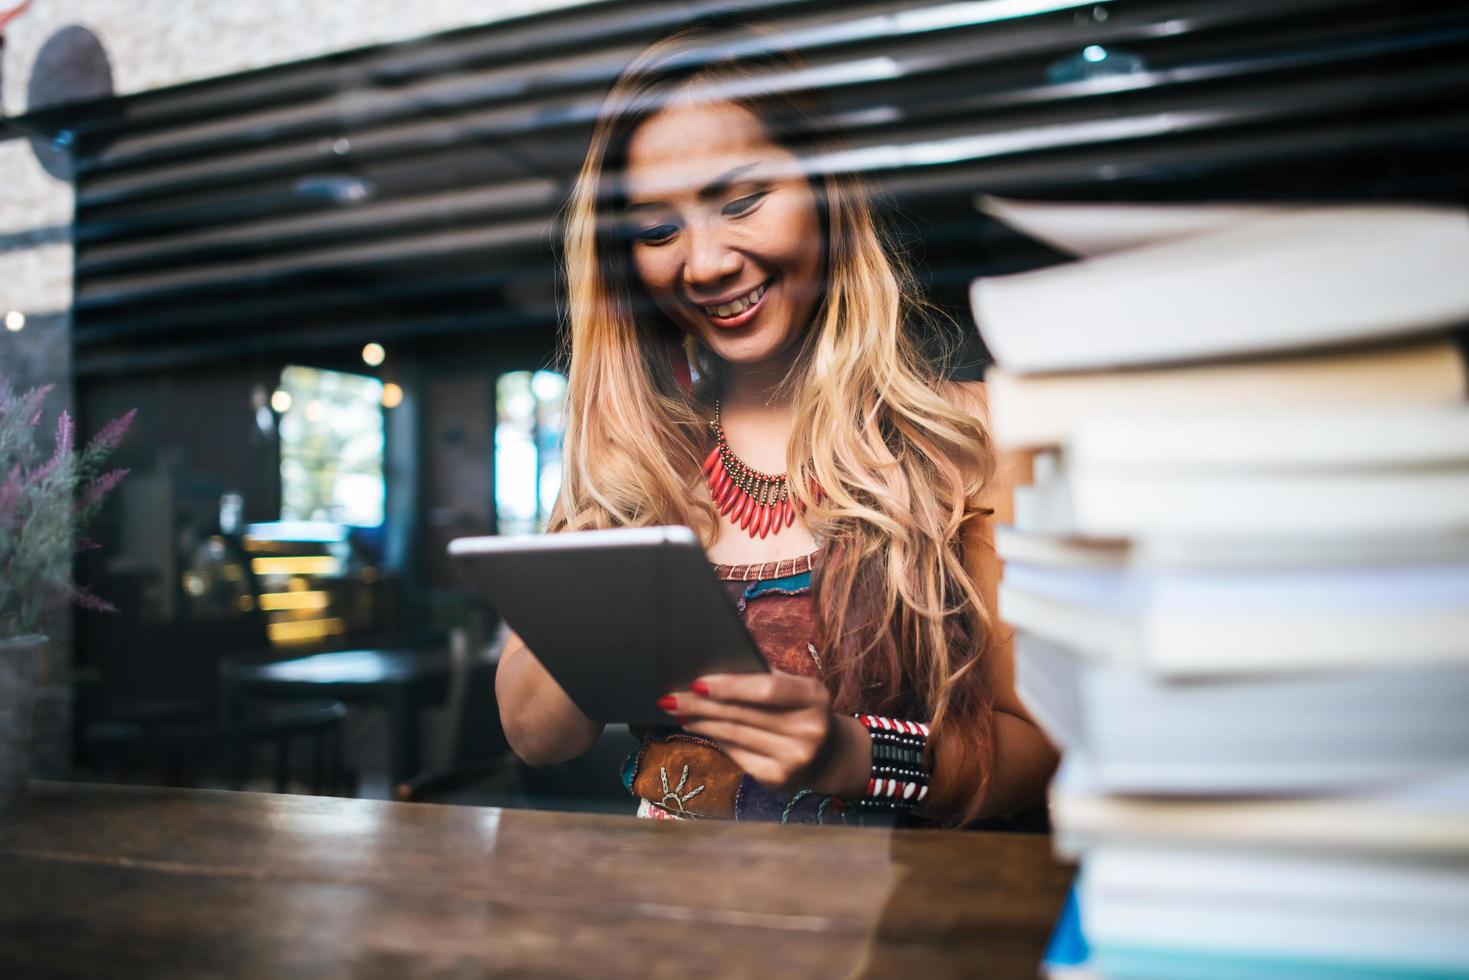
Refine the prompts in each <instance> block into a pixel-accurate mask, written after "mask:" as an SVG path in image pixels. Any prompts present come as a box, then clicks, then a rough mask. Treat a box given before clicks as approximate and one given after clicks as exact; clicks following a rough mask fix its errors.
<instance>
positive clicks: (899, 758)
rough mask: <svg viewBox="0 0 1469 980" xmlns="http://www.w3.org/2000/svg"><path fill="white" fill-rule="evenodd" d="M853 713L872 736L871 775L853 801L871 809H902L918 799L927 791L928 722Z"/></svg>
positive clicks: (921, 798)
mask: <svg viewBox="0 0 1469 980" xmlns="http://www.w3.org/2000/svg"><path fill="white" fill-rule="evenodd" d="M855 717H856V718H857V720H858V721H860V722H861V723H862V726H863V727H864V728H866V729H867V733H868V734H869V735H870V736H872V776H871V778H869V779H868V780H867V795H866V796H865V797H863V798H861V799H859V800H855V801H853V802H855V803H856V804H857V805H858V806H860V807H863V808H866V809H875V810H906V809H908V808H909V807H911V806H913V805H914V804H916V803H920V802H922V800H923V798H924V797H925V796H927V795H928V770H927V769H926V768H924V766H925V762H924V747H925V746H926V745H927V744H928V726H927V725H925V724H923V723H922V722H918V721H904V720H902V719H899V718H884V717H882V716H881V715H856V716H855Z"/></svg>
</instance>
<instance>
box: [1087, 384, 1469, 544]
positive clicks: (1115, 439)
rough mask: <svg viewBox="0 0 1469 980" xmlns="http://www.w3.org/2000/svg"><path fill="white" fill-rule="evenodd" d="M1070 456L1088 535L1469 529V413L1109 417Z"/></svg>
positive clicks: (1459, 409)
mask: <svg viewBox="0 0 1469 980" xmlns="http://www.w3.org/2000/svg"><path fill="white" fill-rule="evenodd" d="M1063 456H1064V459H1065V473H1066V479H1067V487H1068V489H1067V491H1066V494H1065V497H1066V503H1067V504H1068V505H1069V506H1070V508H1071V515H1070V517H1071V521H1072V529H1073V530H1074V531H1075V532H1076V533H1079V534H1084V535H1087V536H1093V537H1146V536H1164V535H1179V536H1188V535H1208V534H1210V533H1213V534H1216V535H1217V534H1221V533H1228V534H1235V535H1241V536H1262V535H1268V536H1292V535H1294V536H1299V537H1320V536H1330V535H1342V534H1358V535H1369V536H1370V535H1387V534H1431V533H1439V532H1443V533H1452V532H1462V531H1463V530H1465V529H1466V528H1469V406H1454V407H1442V406H1440V407H1418V408H1406V407H1398V408H1390V409H1389V408H1379V409H1375V410H1367V409H1359V410H1350V411H1347V410H1339V411H1332V412H1327V411H1321V410H1296V411H1280V412H1273V413H1265V412H1258V411H1249V412H1239V413H1233V414H1221V413H1206V414H1187V413H1174V414H1171V415H1167V416H1161V415H1160V416H1154V417H1147V418H1143V417H1122V416H1098V417H1095V418H1089V419H1086V420H1085V421H1082V422H1080V423H1079V424H1078V425H1077V427H1076V429H1075V432H1074V433H1073V436H1072V438H1071V439H1070V440H1069V441H1068V443H1067V446H1066V449H1065V451H1064V453H1063Z"/></svg>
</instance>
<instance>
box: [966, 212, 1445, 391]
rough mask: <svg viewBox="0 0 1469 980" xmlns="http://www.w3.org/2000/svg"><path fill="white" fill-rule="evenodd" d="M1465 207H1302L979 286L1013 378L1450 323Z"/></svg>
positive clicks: (991, 338)
mask: <svg viewBox="0 0 1469 980" xmlns="http://www.w3.org/2000/svg"><path fill="white" fill-rule="evenodd" d="M1466 265H1469V215H1466V214H1465V212H1464V211H1463V210H1462V209H1460V208H1449V207H1429V206H1412V205H1358V206H1344V207H1314V208H1301V209H1299V210H1294V211H1288V212H1285V213H1278V214H1266V215H1261V216H1257V217H1253V218H1250V219H1248V220H1240V221H1234V222H1231V223H1229V224H1227V225H1226V226H1225V227H1222V228H1219V229H1218V230H1215V231H1212V232H1209V233H1206V234H1195V235H1190V236H1187V237H1183V238H1179V239H1174V240H1168V241H1162V242H1156V243H1153V244H1149V245H1144V246H1141V247H1137V248H1131V249H1127V250H1125V251H1119V252H1111V253H1109V254H1106V255H1101V256H1098V257H1095V258H1088V259H1082V260H1079V261H1076V262H1071V263H1067V264H1064V265H1059V266H1053V267H1050V268H1046V269H1041V270H1038V271H1033V272H1023V273H1017V274H1014V275H1008V276H995V277H989V278H981V279H977V280H975V282H974V284H973V286H972V287H971V290H970V302H971V305H972V307H973V310H974V315H975V320H976V322H977V323H978V325H979V331H980V334H981V335H982V336H983V338H984V341H985V344H986V346H987V347H988V348H989V351H990V353H991V354H992V355H993V356H994V358H995V360H996V361H997V362H998V363H999V365H1000V366H1001V367H1002V368H1004V369H1005V370H1008V371H1011V372H1014V373H1016V374H1031V373H1036V372H1047V371H1080V370H1091V369H1096V368H1106V367H1122V366H1127V365H1149V364H1167V363H1179V362H1186V361H1197V360H1208V359H1217V358H1225V357H1237V356H1241V355H1247V354H1259V353H1268V352H1278V351H1290V350H1310V349H1320V348H1329V347H1339V346H1343V345H1347V344H1351V343H1354V342H1363V341H1370V340H1380V339H1386V338H1391V337H1410V336H1416V335H1422V334H1427V333H1433V332H1438V331H1443V330H1446V329H1448V328H1451V327H1453V326H1455V325H1457V324H1460V323H1462V322H1464V321H1465V320H1469V275H1465V274H1464V269H1465V267H1466Z"/></svg>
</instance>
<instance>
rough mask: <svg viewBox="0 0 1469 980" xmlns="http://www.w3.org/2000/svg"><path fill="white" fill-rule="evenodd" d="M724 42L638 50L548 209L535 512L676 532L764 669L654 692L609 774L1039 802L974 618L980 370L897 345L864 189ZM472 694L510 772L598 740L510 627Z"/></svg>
mask: <svg viewBox="0 0 1469 980" xmlns="http://www.w3.org/2000/svg"><path fill="white" fill-rule="evenodd" d="M720 37H721V36H720V35H715V34H714V33H712V32H711V30H710V29H709V28H707V27H694V28H690V29H687V30H685V31H683V32H680V33H678V34H676V35H674V36H672V37H670V38H668V39H665V40H663V41H660V42H659V43H657V44H655V45H653V46H652V47H651V48H650V49H649V50H647V51H646V52H644V54H643V55H641V56H640V57H639V58H638V59H636V60H635V61H634V62H633V64H631V65H630V66H629V67H628V68H627V69H626V70H625V71H624V72H623V74H622V76H621V77H620V78H619V80H618V81H617V83H616V84H615V85H614V87H613V89H612V91H611V93H610V94H609V95H608V97H607V100H606V102H605V103H604V106H603V109H602V112H601V114H600V116H599V119H598V121H597V125H596V128H595V131H594V134H593V137H592V142H591V148H590V150H589V152H588V154H587V159H586V162H585V165H584V166H583V168H582V171H581V174H580V177H579V179H578V182H577V186H576V189H575V192H574V194H573V196H572V199H571V202H570V204H569V207H568V213H567V218H568V221H567V229H566V272H567V280H568V302H569V308H570V321H571V322H570V379H569V395H568V398H569V403H568V406H567V413H566V414H567V418H568V420H569V422H568V426H567V431H566V442H565V448H564V453H563V459H564V473H563V484H562V490H561V496H560V498H559V500H558V502H557V506H556V510H555V513H554V515H553V519H552V528H551V530H553V531H555V530H563V529H590V528H611V527H623V526H639V525H658V524H684V525H688V526H690V527H692V528H694V529H695V530H696V531H697V532H698V533H699V534H700V535H701V537H702V539H703V540H704V542H705V546H706V550H707V551H708V553H709V556H710V558H711V560H712V561H714V562H716V563H718V564H717V565H716V573H717V574H718V575H719V577H720V578H721V579H722V580H724V581H725V582H726V583H727V588H728V589H729V591H730V594H731V597H732V598H733V599H735V601H736V602H737V603H738V604H739V606H740V608H741V610H742V613H743V615H744V617H745V622H746V625H747V626H748V627H749V629H750V631H751V633H752V635H753V636H754V637H755V639H756V642H757V643H758V644H759V645H760V646H761V649H762V651H763V652H764V653H765V656H766V659H767V660H768V661H769V662H770V663H771V665H772V666H773V667H774V668H775V672H773V673H772V674H770V675H748V676H745V675H738V676H737V675H721V676H711V677H706V678H702V679H701V680H700V681H698V682H695V683H694V684H693V685H692V690H689V691H678V692H670V695H669V696H668V697H666V698H664V699H663V701H662V702H660V707H662V708H664V710H666V711H667V712H668V713H669V715H670V723H669V725H668V726H667V727H661V728H655V729H650V730H647V731H640V732H638V734H639V735H640V736H641V739H642V747H641V749H640V750H639V752H638V753H637V754H636V755H635V756H634V757H633V758H632V759H630V760H629V762H628V765H627V767H626V768H625V770H624V773H623V777H624V782H625V783H626V784H627V786H628V787H629V789H630V790H631V791H632V792H633V793H634V794H635V795H637V796H639V797H641V798H642V800H643V802H642V804H641V808H640V813H642V814H643V815H645V816H654V817H675V818H677V817H690V816H695V817H697V816H717V817H731V816H732V817H736V818H740V819H780V820H782V821H792V820H795V821H806V822H809V821H821V822H831V821H841V822H867V823H870V822H881V821H886V820H891V819H894V818H899V817H901V818H903V819H905V820H906V821H908V822H912V820H913V819H914V818H922V819H926V820H929V821H938V822H943V823H949V824H954V823H965V822H970V821H973V820H975V819H977V818H981V817H990V816H998V815H1005V814H1011V813H1015V812H1019V811H1024V810H1027V809H1031V808H1034V807H1037V806H1039V805H1040V804H1041V803H1042V802H1043V799H1044V786H1045V781H1046V779H1047V778H1048V777H1049V774H1050V772H1051V769H1052V768H1053V765H1054V761H1055V758H1054V752H1053V750H1052V748H1051V747H1050V745H1049V744H1048V743H1047V742H1046V740H1045V739H1044V737H1043V736H1042V735H1041V733H1040V731H1039V729H1038V728H1037V727H1036V726H1035V724H1034V723H1033V722H1032V721H1031V720H1030V718H1029V717H1028V716H1027V714H1026V712H1025V709H1024V708H1023V707H1022V706H1021V704H1020V702H1019V700H1018V699H1017V698H1016V695H1015V691H1014V680H1013V667H1012V658H1011V653H1010V649H1009V645H1008V638H1007V637H1005V636H1003V635H1001V633H1000V632H999V630H998V628H997V627H998V625H999V624H998V621H997V620H996V619H995V617H994V603H995V586H996V583H997V581H998V577H999V565H998V561H997V559H996V558H995V555H994V552H993V548H992V547H991V544H990V538H989V534H990V532H989V528H988V526H987V518H989V517H990V516H991V515H996V514H997V516H998V518H999V519H1006V513H1005V511H1006V510H1007V509H1008V507H1009V490H1008V486H1009V482H1010V481H1009V477H1010V476H1011V474H1009V473H1008V472H1007V467H1006V466H1003V465H999V466H997V464H996V460H995V458H994V455H993V453H992V451H991V449H990V445H989V440H988V437H987V435H986V432H985V428H984V424H983V421H982V419H983V413H984V398H983V391H982V385H977V384H971V385H961V384H954V383H945V382H944V381H942V377H943V371H942V365H941V364H939V363H936V361H935V359H934V358H933V357H932V356H925V355H924V354H923V353H922V352H921V351H920V349H919V344H918V341H917V339H915V335H914V332H913V328H914V327H915V326H920V325H922V324H923V322H924V321H923V314H924V307H923V306H922V305H921V304H920V303H919V302H918V301H917V300H916V299H915V298H914V293H913V291H912V287H911V283H910V280H909V278H908V274H907V272H906V270H905V269H904V267H903V265H902V263H901V261H900V260H899V258H898V257H897V256H896V255H895V254H894V253H893V252H892V251H891V250H890V249H889V248H888V247H886V245H885V243H884V238H883V235H882V234H881V232H880V229H879V228H878V226H877V224H876V223H875V220H874V217H873V214H872V213H871V210H870V208H869V206H868V203H867V199H866V196H865V193H864V190H863V185H862V183H861V182H860V181H859V180H858V179H856V178H855V177H854V176H853V175H851V174H845V173H841V172H839V170H838V169H836V167H835V166H833V164H834V163H836V162H839V158H838V156H837V155H836V154H837V152H838V151H837V147H836V144H835V143H834V141H833V139H832V133H831V130H830V127H829V125H827V124H826V123H825V122H824V119H823V115H822V113H821V111H820V109H819V107H818V106H817V105H816V104H815V103H814V102H813V101H812V99H811V98H810V97H809V96H807V95H804V94H801V93H800V92H797V91H793V88H792V86H790V85H784V84H782V82H783V81H785V80H788V79H789V78H790V76H791V75H792V73H794V72H797V71H799V70H800V69H801V65H800V64H799V63H798V62H797V61H796V60H795V59H794V57H792V56H790V55H787V54H784V53H781V52H778V51H776V50H774V49H773V46H772V45H770V44H769V43H768V42H766V41H765V39H764V38H762V37H761V36H759V35H754V34H749V33H747V34H745V35H743V36H742V37H741V38H739V39H738V40H737V43H738V45H739V48H740V51H741V56H740V57H739V58H738V59H736V58H734V57H731V56H730V55H729V54H728V52H729V51H731V50H734V49H733V48H726V49H719V48H717V47H716V46H715V44H716V39H718V38H720ZM723 43H730V42H729V41H728V37H727V35H726V36H723ZM752 49H759V50H756V52H755V53H754V54H751V53H750V52H751V50H752ZM690 361H692V362H693V364H694V365H695V366H696V368H697V375H698V384H697V385H694V384H692V383H691V372H690V371H689V362H690ZM496 689H497V695H498V698H499V702H500V705H501V716H502V720H503V722H504V726H505V732H506V735H507V737H508V738H509V740H510V744H511V746H512V747H513V748H514V750H515V751H516V752H517V754H519V755H520V756H521V758H523V759H524V760H525V761H526V762H528V763H530V764H532V765H538V764H546V763H551V762H556V761H561V760H565V759H569V758H572V757H575V756H577V755H579V754H581V753H582V752H584V751H586V750H587V749H588V748H589V747H590V746H591V745H592V744H593V742H594V741H595V740H596V739H597V737H598V735H599V734H600V731H601V727H602V726H601V725H600V724H598V723H595V722H593V721H591V720H589V719H588V718H586V717H585V716H584V715H582V714H581V712H580V711H578V710H577V708H576V706H575V705H574V704H572V703H571V701H570V700H569V699H567V697H566V696H565V695H564V694H563V693H562V692H561V690H560V688H559V687H558V686H557V685H556V684H555V683H554V681H552V680H551V678H550V676H549V675H548V674H547V673H546V671H545V670H544V668H542V667H541V665H540V664H539V663H538V662H537V661H536V659H535V657H534V655H533V654H532V653H531V651H529V650H527V649H525V647H524V646H523V645H522V644H520V643H519V642H518V640H516V639H514V638H512V640H511V643H510V644H509V646H508V647H507V649H506V652H505V654H504V656H503V658H502V660H501V662H500V667H499V672H498V675H497V681H496Z"/></svg>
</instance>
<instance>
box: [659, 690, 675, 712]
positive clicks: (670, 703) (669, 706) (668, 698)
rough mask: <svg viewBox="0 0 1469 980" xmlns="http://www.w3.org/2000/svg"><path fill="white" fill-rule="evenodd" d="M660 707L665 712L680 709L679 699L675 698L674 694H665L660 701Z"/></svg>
mask: <svg viewBox="0 0 1469 980" xmlns="http://www.w3.org/2000/svg"><path fill="white" fill-rule="evenodd" d="M658 707H659V709H661V710H663V711H672V710H673V709H674V708H677V707H678V698H676V697H674V696H673V695H672V694H665V695H663V697H661V698H659V699H658Z"/></svg>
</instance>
